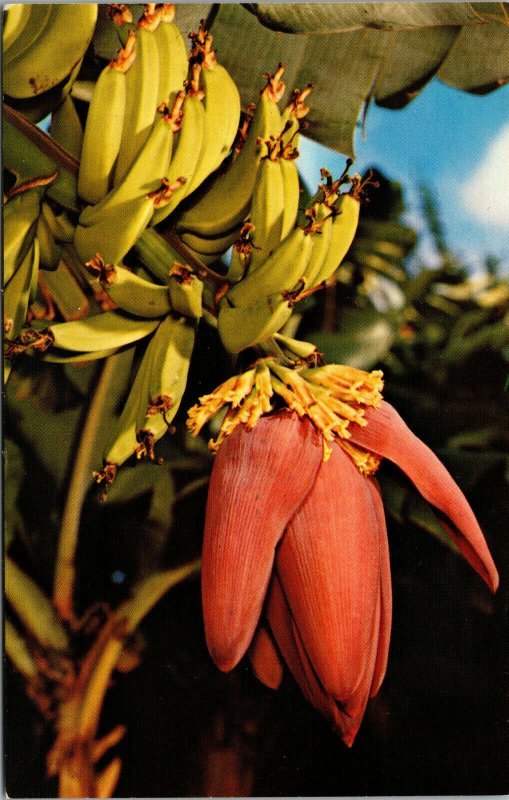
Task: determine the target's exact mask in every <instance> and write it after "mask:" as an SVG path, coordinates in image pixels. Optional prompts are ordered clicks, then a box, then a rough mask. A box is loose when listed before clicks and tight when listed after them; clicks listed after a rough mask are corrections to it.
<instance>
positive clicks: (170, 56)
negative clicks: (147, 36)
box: [154, 3, 188, 106]
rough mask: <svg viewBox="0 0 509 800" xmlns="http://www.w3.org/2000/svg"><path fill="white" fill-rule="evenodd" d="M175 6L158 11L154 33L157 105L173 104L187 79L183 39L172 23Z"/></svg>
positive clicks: (166, 5)
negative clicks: (156, 54) (157, 76)
mask: <svg viewBox="0 0 509 800" xmlns="http://www.w3.org/2000/svg"><path fill="white" fill-rule="evenodd" d="M174 17H175V5H173V4H170V3H166V4H164V5H163V6H162V7H161V10H160V22H159V25H158V26H157V28H156V30H155V31H154V38H155V41H156V45H157V51H158V53H159V87H158V94H157V102H158V103H168V105H170V106H171V105H172V104H173V100H174V99H175V95H176V93H177V92H178V91H180V90H181V89H182V87H183V85H184V81H185V79H186V77H187V69H188V57H187V49H186V44H185V42H184V37H183V36H182V34H181V32H180V29H179V27H178V25H176V24H175V22H174V21H173V20H174Z"/></svg>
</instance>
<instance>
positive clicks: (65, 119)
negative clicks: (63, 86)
mask: <svg viewBox="0 0 509 800" xmlns="http://www.w3.org/2000/svg"><path fill="white" fill-rule="evenodd" d="M50 134H51V136H52V138H53V139H55V141H56V142H58V144H59V145H60V146H61V147H63V148H64V150H67V152H68V153H70V154H71V156H73V157H74V158H75V159H76V160H77V161H79V160H80V157H81V148H82V145H83V128H82V127H81V122H80V118H79V116H78V112H77V111H76V106H75V105H74V100H73V99H72V97H71V95H70V94H68V95H66V97H65V98H64V100H63V101H62V103H60V105H59V106H58V108H56V109H55V111H54V112H53V114H52V115H51V125H50Z"/></svg>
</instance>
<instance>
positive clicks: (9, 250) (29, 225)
mask: <svg viewBox="0 0 509 800" xmlns="http://www.w3.org/2000/svg"><path fill="white" fill-rule="evenodd" d="M41 195H42V192H41V190H40V188H38V187H34V188H28V189H27V190H26V191H22V192H19V193H18V194H15V195H14V196H13V197H11V198H9V199H8V200H7V202H6V203H4V207H3V209H4V211H3V214H4V215H3V240H4V251H3V270H4V284H7V283H8V282H9V281H10V279H11V278H12V276H13V275H14V273H15V272H16V270H17V269H18V267H19V266H20V264H21V262H22V261H23V259H24V258H25V256H26V254H27V252H28V250H29V249H30V248H31V246H32V243H33V240H34V236H35V231H36V226H37V219H38V217H39V213H40V210H41Z"/></svg>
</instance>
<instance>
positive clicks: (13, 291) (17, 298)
mask: <svg viewBox="0 0 509 800" xmlns="http://www.w3.org/2000/svg"><path fill="white" fill-rule="evenodd" d="M38 272H39V242H38V241H37V239H34V240H33V242H32V245H31V246H30V249H29V250H28V252H27V253H26V255H25V257H24V258H23V261H22V262H21V264H20V265H19V267H18V269H17V270H16V272H15V273H14V275H13V277H12V278H11V280H10V281H9V283H8V284H7V286H6V287H5V289H4V336H5V338H6V339H7V340H8V341H13V340H14V339H16V337H17V336H18V335H19V334H20V332H21V329H22V327H23V325H24V323H25V320H26V315H27V310H28V306H29V304H30V297H31V294H32V289H33V286H34V283H37V275H38Z"/></svg>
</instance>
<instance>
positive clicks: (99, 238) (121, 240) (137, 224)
mask: <svg viewBox="0 0 509 800" xmlns="http://www.w3.org/2000/svg"><path fill="white" fill-rule="evenodd" d="M182 102H183V94H182V93H180V92H179V93H178V94H177V96H176V98H175V101H174V104H173V107H172V109H171V110H170V109H168V107H167V106H166V104H162V105H160V106H158V108H157V111H156V113H157V118H156V119H155V120H154V122H153V125H152V128H151V130H150V132H149V136H148V138H147V140H146V142H145V144H144V146H143V148H142V150H141V152H140V154H139V155H138V156H137V158H136V159H135V161H134V163H133V164H132V166H131V167H130V169H129V170H128V171H127V173H126V175H125V176H124V178H123V180H122V181H121V182H120V183H119V184H117V186H115V187H114V188H113V189H112V190H111V191H110V192H108V194H107V195H106V196H105V197H104V198H103V199H102V200H101V201H100V202H99V203H97V204H96V205H94V206H88V207H87V208H85V209H84V211H82V213H81V215H80V218H79V224H78V226H77V228H76V233H75V236H74V246H75V248H76V252H77V253H78V256H79V257H80V258H81V259H82V260H83V261H84V262H86V261H89V260H90V259H91V258H93V257H94V256H95V254H96V253H97V252H100V253H101V255H102V256H103V257H104V259H105V260H106V261H107V262H109V263H111V264H120V263H121V262H122V259H123V257H124V255H125V254H126V253H127V251H128V250H130V249H131V247H132V246H133V245H134V243H135V242H136V240H137V239H138V237H139V236H140V235H141V234H142V233H143V231H144V230H145V228H146V227H147V225H148V223H149V221H150V219H151V217H152V214H153V213H154V208H158V207H160V206H163V205H165V204H166V203H167V202H168V201H169V200H170V198H171V195H172V192H173V189H174V187H173V186H172V185H170V184H169V183H168V180H167V179H166V178H164V177H163V175H162V174H161V170H162V169H165V165H166V164H168V163H169V161H170V158H171V152H172V148H173V136H174V133H175V131H176V130H178V128H179V127H180V124H181V121H182V112H181V108H182Z"/></svg>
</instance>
